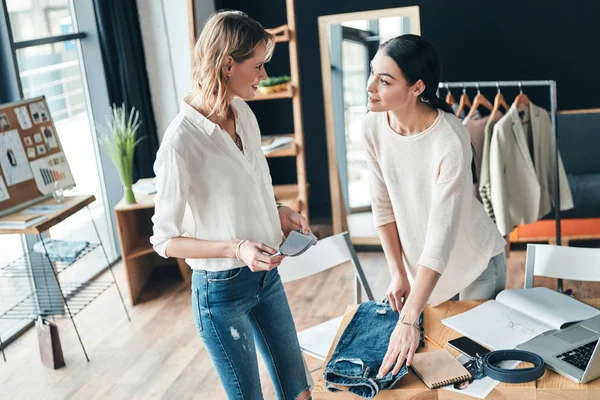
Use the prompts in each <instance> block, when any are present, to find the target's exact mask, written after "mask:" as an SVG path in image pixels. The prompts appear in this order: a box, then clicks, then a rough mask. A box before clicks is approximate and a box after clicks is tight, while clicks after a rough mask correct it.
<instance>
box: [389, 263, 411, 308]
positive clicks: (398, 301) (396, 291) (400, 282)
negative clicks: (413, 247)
mask: <svg viewBox="0 0 600 400" xmlns="http://www.w3.org/2000/svg"><path fill="white" fill-rule="evenodd" d="M408 295H410V283H409V282H408V278H407V277H406V273H405V272H404V273H394V274H392V281H391V282H390V286H389V287H388V290H387V292H386V293H385V297H386V298H387V299H388V301H389V303H390V306H391V307H392V311H398V312H400V311H401V310H402V307H403V306H404V304H405V303H406V300H408Z"/></svg>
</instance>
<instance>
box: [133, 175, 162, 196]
mask: <svg viewBox="0 0 600 400" xmlns="http://www.w3.org/2000/svg"><path fill="white" fill-rule="evenodd" d="M131 190H133V192H134V193H139V194H153V193H156V191H157V189H156V179H152V180H151V181H149V182H143V183H140V182H137V183H134V184H133V185H132V186H131Z"/></svg>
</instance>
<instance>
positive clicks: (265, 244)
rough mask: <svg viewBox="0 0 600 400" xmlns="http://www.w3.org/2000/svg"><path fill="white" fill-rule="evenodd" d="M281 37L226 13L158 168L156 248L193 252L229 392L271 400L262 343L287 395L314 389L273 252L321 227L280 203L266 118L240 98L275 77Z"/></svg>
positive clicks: (201, 328)
mask: <svg viewBox="0 0 600 400" xmlns="http://www.w3.org/2000/svg"><path fill="white" fill-rule="evenodd" d="M274 43H275V41H274V38H273V36H272V35H270V34H269V33H268V32H266V31H265V30H264V28H263V27H262V26H261V25H260V24H259V23H258V22H256V21H254V20H252V19H250V18H248V16H246V15H245V14H244V13H241V12H237V11H224V12H217V13H216V14H214V15H213V16H211V18H210V19H209V20H208V21H207V22H206V25H205V26H204V28H203V29H202V32H201V34H200V37H199V38H198V41H197V43H196V46H195V49H194V67H193V83H194V90H193V93H191V94H190V95H189V96H188V97H187V98H186V99H184V102H183V103H182V105H181V111H180V112H179V114H178V115H177V116H176V117H175V119H174V120H173V122H172V123H171V124H170V125H169V127H168V128H167V130H166V132H165V135H164V138H163V140H162V143H161V146H160V149H159V151H158V155H157V158H156V164H155V166H154V169H155V172H156V181H157V190H158V191H157V194H156V200H155V202H156V208H155V214H154V217H153V219H152V220H153V222H154V235H153V236H152V238H151V239H150V240H151V242H152V244H153V246H154V249H155V250H156V252H157V253H158V254H160V255H161V256H163V257H178V258H185V259H186V261H187V263H188V264H189V265H190V266H191V267H192V269H193V270H194V272H193V274H192V310H193V316H194V322H195V325H196V329H197V331H198V334H199V335H200V337H201V338H202V340H203V342H204V345H205V346H206V349H207V351H208V354H209V355H210V358H211V359H212V362H213V364H214V366H215V368H216V370H217V372H218V374H219V377H220V378H221V383H222V384H223V386H224V388H225V392H226V393H227V396H228V397H229V398H230V399H252V400H254V399H261V398H262V392H261V386H260V379H259V374H258V363H257V356H256V348H258V350H259V351H260V352H261V354H262V357H263V359H264V360H265V363H266V365H267V369H268V371H269V374H270V376H271V380H272V381H273V384H274V387H275V392H276V394H277V397H278V398H280V399H303V400H305V399H308V398H310V392H309V390H308V384H307V379H306V375H305V372H304V364H303V360H302V356H301V353H300V347H299V345H298V339H297V336H296V329H295V327H294V322H293V320H292V315H291V312H290V308H289V305H288V302H287V298H286V295H285V292H284V291H283V285H282V283H281V279H280V277H279V274H278V272H277V266H278V265H279V264H280V263H281V261H282V257H280V256H272V255H273V254H275V253H276V250H275V248H277V247H278V245H279V244H280V242H281V239H282V233H283V234H284V235H287V234H288V233H289V232H290V231H292V230H298V229H300V230H302V231H303V232H307V231H310V228H309V227H308V224H307V221H306V219H305V218H304V217H302V216H301V215H300V214H298V213H297V212H295V211H293V210H291V209H290V208H288V207H286V206H281V205H279V204H276V203H275V197H274V194H273V187H272V184H271V176H270V174H269V167H268V165H267V161H266V159H265V157H264V155H263V153H262V151H261V148H260V142H261V140H260V131H259V128H258V124H257V121H256V118H255V116H254V114H253V113H252V111H251V110H250V108H249V107H248V105H247V104H246V103H245V102H244V101H243V100H241V99H251V98H253V97H254V95H255V92H256V89H257V85H258V83H259V82H260V81H261V80H264V79H266V78H267V73H266V72H265V63H266V62H267V61H268V60H269V59H270V57H271V55H272V53H273V47H274Z"/></svg>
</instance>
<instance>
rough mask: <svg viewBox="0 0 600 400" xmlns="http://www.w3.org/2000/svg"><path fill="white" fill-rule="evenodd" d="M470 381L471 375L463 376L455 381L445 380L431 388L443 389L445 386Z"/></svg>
mask: <svg viewBox="0 0 600 400" xmlns="http://www.w3.org/2000/svg"><path fill="white" fill-rule="evenodd" d="M469 379H471V375H462V376H459V377H456V378H454V379H448V380H445V381H441V382H436V383H434V384H433V385H432V386H431V388H432V389H438V388H441V387H443V386H448V385H453V384H455V383H461V382H464V381H467V380H469Z"/></svg>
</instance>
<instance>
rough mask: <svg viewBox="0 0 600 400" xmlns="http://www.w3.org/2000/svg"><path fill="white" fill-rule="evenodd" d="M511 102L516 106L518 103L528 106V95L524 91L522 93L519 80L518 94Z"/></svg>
mask: <svg viewBox="0 0 600 400" xmlns="http://www.w3.org/2000/svg"><path fill="white" fill-rule="evenodd" d="M513 104H514V105H515V106H516V107H518V106H520V105H524V106H528V105H529V97H527V95H526V94H525V93H523V87H522V86H521V82H519V94H518V95H517V97H515V101H514V102H513Z"/></svg>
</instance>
